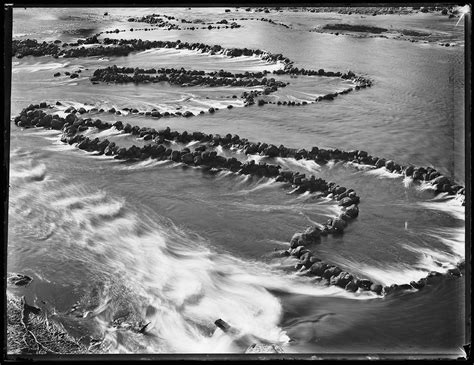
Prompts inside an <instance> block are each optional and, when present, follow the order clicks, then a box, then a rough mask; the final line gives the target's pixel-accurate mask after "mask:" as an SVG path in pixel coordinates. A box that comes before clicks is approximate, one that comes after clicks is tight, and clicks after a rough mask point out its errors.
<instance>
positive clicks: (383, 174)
mask: <svg viewBox="0 0 474 365" xmlns="http://www.w3.org/2000/svg"><path fill="white" fill-rule="evenodd" d="M366 174H368V175H374V176H376V177H377V178H378V179H397V178H400V177H403V175H400V174H397V173H394V172H390V171H388V170H387V169H386V168H385V167H380V168H378V169H373V170H368V171H366Z"/></svg>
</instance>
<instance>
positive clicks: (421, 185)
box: [415, 181, 436, 191]
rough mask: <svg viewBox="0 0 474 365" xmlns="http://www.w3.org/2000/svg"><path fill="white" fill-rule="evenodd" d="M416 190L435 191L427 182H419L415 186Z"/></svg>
mask: <svg viewBox="0 0 474 365" xmlns="http://www.w3.org/2000/svg"><path fill="white" fill-rule="evenodd" d="M415 188H416V190H419V191H425V190H436V188H435V187H434V186H433V184H431V183H430V182H429V181H420V182H419V183H418V184H416V185H415Z"/></svg>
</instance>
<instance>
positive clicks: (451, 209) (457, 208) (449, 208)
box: [417, 196, 466, 221]
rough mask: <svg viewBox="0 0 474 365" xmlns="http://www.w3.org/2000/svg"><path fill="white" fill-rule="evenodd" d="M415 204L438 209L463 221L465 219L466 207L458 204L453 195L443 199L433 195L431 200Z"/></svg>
mask: <svg viewBox="0 0 474 365" xmlns="http://www.w3.org/2000/svg"><path fill="white" fill-rule="evenodd" d="M417 205H419V206H421V207H423V208H425V209H431V210H438V211H441V212H445V213H448V214H449V215H451V216H452V217H454V218H456V219H459V220H462V221H464V220H465V219H466V209H465V207H463V206H462V205H461V204H459V201H458V199H456V198H455V197H452V196H450V197H447V198H446V199H445V200H443V199H441V200H440V199H439V197H435V198H434V199H432V200H431V201H425V202H418V203H417Z"/></svg>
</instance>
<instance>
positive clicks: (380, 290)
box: [370, 284, 383, 295]
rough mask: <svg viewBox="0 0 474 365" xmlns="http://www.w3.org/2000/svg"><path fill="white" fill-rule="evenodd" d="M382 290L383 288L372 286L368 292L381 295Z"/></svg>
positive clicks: (378, 285) (377, 285)
mask: <svg viewBox="0 0 474 365" xmlns="http://www.w3.org/2000/svg"><path fill="white" fill-rule="evenodd" d="M382 289H383V286H382V285H380V284H372V285H371V286H370V290H371V291H373V292H374V293H377V294H379V295H380V294H382Z"/></svg>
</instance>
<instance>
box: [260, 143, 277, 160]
mask: <svg viewBox="0 0 474 365" xmlns="http://www.w3.org/2000/svg"><path fill="white" fill-rule="evenodd" d="M264 153H265V155H267V156H269V157H277V156H278V155H279V154H280V151H279V149H278V147H277V146H275V145H273V144H271V145H270V146H268V147H267V148H266V149H265V151H264Z"/></svg>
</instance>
